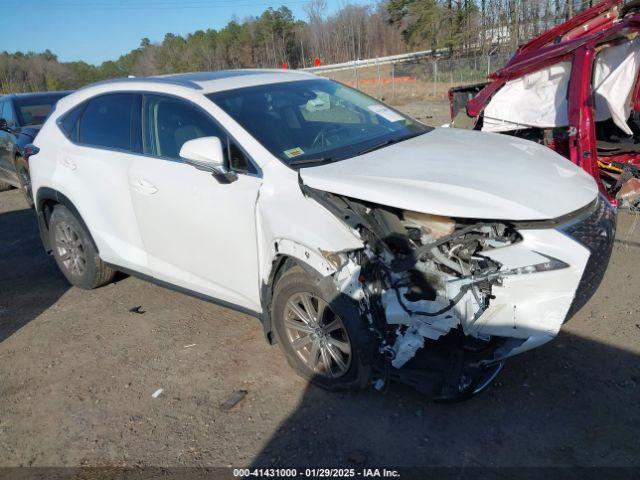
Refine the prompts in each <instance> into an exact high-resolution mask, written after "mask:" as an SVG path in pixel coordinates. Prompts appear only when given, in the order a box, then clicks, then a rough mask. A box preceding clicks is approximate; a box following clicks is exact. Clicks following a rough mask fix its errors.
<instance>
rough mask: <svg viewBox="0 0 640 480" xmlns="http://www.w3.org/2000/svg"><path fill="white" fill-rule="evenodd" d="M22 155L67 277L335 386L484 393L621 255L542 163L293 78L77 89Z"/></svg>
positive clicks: (543, 151) (577, 193)
mask: <svg viewBox="0 0 640 480" xmlns="http://www.w3.org/2000/svg"><path fill="white" fill-rule="evenodd" d="M31 151H32V152H34V154H33V155H32V156H31V157H30V158H29V167H30V173H31V180H32V187H33V194H34V200H35V206H36V211H37V214H38V221H39V226H40V231H41V236H42V241H43V243H44V246H45V248H46V250H47V251H48V252H51V253H52V254H53V256H54V257H55V260H56V262H57V264H58V266H59V267H60V269H61V270H62V272H63V273H64V275H65V276H66V278H67V279H68V280H69V282H70V283H72V284H73V285H76V286H78V287H82V288H95V287H99V286H101V285H104V284H106V283H108V282H110V281H111V280H112V278H113V275H114V273H115V272H116V271H122V272H126V273H129V274H132V275H137V276H140V277H142V278H144V279H147V280H150V281H153V282H156V283H159V284H160V285H163V286H165V287H169V288H174V289H177V290H179V291H183V292H185V293H189V294H193V295H196V296H198V297H201V298H204V299H207V300H210V301H213V302H216V303H219V304H222V305H225V306H228V307H231V308H235V309H238V310H241V311H243V312H245V313H248V314H251V315H254V316H256V317H258V318H259V319H260V320H261V322H262V324H263V326H264V330H265V334H266V337H267V339H268V340H269V341H270V342H272V343H279V344H280V346H281V347H282V349H283V351H284V353H285V355H286V357H287V359H288V361H289V363H290V364H291V366H292V367H293V368H294V369H295V370H296V372H298V373H299V374H300V375H302V376H304V377H305V378H307V379H309V380H311V381H312V382H314V383H316V384H318V385H320V386H322V387H325V388H328V389H340V388H363V387H366V386H371V385H374V386H375V387H377V388H380V387H381V386H383V385H384V384H385V383H386V382H389V381H399V382H403V383H406V384H409V385H411V386H413V387H415V388H416V389H418V390H419V391H421V392H423V393H425V394H428V395H430V396H432V397H433V398H436V399H440V400H456V399H462V398H465V397H468V396H470V395H473V394H474V393H477V392H479V391H481V390H482V389H484V388H485V387H486V386H487V385H488V384H489V383H490V382H491V381H492V379H493V378H494V377H495V376H496V375H497V373H498V372H499V371H500V369H501V368H502V366H503V364H504V362H505V360H506V359H507V358H509V357H511V356H513V355H516V354H519V353H522V352H524V351H526V350H530V349H532V348H535V347H537V346H539V345H542V344H544V343H546V342H548V341H550V340H551V339H553V338H554V337H555V336H556V335H557V334H558V331H559V330H560V328H561V326H562V324H563V323H564V322H565V321H567V320H568V319H569V318H570V317H571V316H572V315H573V314H574V313H575V312H576V311H577V310H579V309H580V308H581V307H582V306H583V305H584V304H585V302H586V301H587V300H588V299H589V297H590V296H591V295H592V294H593V293H594V292H595V290H596V289H597V287H598V284H599V283H600V281H601V279H602V277H603V275H604V271H605V269H606V267H607V263H608V261H609V257H610V254H611V249H612V244H613V236H614V230H615V211H614V209H613V208H612V207H611V205H609V203H608V202H607V201H606V200H605V199H604V198H603V196H601V195H599V193H598V189H597V187H596V184H595V182H594V180H593V179H592V178H591V177H590V176H589V175H588V174H587V173H585V172H584V171H583V170H582V169H580V168H578V167H577V166H575V165H574V164H573V163H571V162H569V161H568V160H566V159H564V158H562V157H561V156H560V155H558V154H556V153H554V152H552V151H551V150H550V149H548V148H546V147H543V146H540V145H537V144H535V143H532V142H528V141H525V140H522V139H518V138H514V137H508V136H501V135H495V134H487V133H480V132H469V131H461V130H453V129H446V128H431V127H428V126H425V125H423V124H421V123H418V122H416V121H414V120H412V119H410V118H408V117H406V116H405V115H403V114H401V113H399V112H397V111H396V110H394V109H392V108H389V107H387V106H385V105H384V104H382V103H380V102H378V101H376V100H375V99H373V98H370V97H368V96H366V95H364V94H362V93H360V92H358V91H356V90H353V89H350V88H348V87H346V86H344V85H341V84H339V83H336V82H333V81H331V80H328V79H322V78H318V77H316V76H313V75H311V74H308V73H303V72H291V71H289V72H284V71H272V70H234V71H220V72H210V73H194V74H180V75H171V76H161V77H147V78H128V79H122V80H114V81H108V82H104V83H99V84H95V85H91V86H89V87H86V88H83V89H81V90H78V91H77V92H75V93H73V94H71V95H69V96H67V97H65V98H63V99H61V100H60V101H59V102H58V104H57V106H56V109H55V110H54V112H53V113H52V114H51V116H50V117H49V119H48V120H47V122H46V124H45V125H44V127H43V128H42V130H41V131H40V133H39V135H38V136H37V138H36V140H35V144H34V145H33V146H32V147H31Z"/></svg>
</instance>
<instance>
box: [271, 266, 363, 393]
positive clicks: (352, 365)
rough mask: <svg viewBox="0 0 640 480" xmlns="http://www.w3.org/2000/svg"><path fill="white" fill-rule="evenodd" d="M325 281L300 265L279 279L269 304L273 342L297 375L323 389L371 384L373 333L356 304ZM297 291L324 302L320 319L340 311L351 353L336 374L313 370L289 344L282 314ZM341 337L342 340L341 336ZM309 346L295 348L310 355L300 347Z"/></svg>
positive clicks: (329, 280)
mask: <svg viewBox="0 0 640 480" xmlns="http://www.w3.org/2000/svg"><path fill="white" fill-rule="evenodd" d="M325 280H328V281H325V282H322V281H320V280H319V279H313V278H311V276H310V275H308V274H307V273H306V272H305V271H304V270H302V268H300V267H294V268H292V269H290V270H289V271H287V272H286V273H284V274H283V275H282V276H281V277H280V278H279V280H278V281H277V283H276V286H275V290H274V294H273V302H272V306H271V321H272V327H273V332H274V334H275V337H276V341H277V342H278V343H279V344H280V347H281V348H282V350H283V352H284V354H285V357H286V359H287V361H288V363H289V365H290V366H291V367H292V368H293V369H294V370H295V372H296V373H297V374H298V375H300V376H301V377H303V378H305V379H307V380H308V381H310V382H311V383H313V384H315V385H317V386H319V387H322V388H324V389H326V390H356V389H363V388H366V387H368V386H370V385H371V373H372V362H373V359H374V356H375V342H374V338H373V335H372V333H371V332H370V331H369V329H368V328H367V325H366V321H365V320H363V319H362V318H361V315H360V311H359V307H358V305H357V303H356V302H355V301H353V300H352V299H350V298H349V297H347V296H346V295H343V294H338V292H337V290H336V289H335V287H334V286H333V281H332V279H330V278H328V279H325ZM299 294H311V295H312V296H314V297H317V298H318V299H321V300H323V301H324V302H326V304H327V305H326V307H325V309H326V308H329V312H328V313H326V314H325V315H323V316H324V318H328V317H327V315H330V316H332V317H330V319H329V320H327V322H331V321H332V320H334V319H335V318H336V316H337V312H340V315H339V316H338V317H339V320H341V322H342V325H343V326H344V330H346V334H347V335H348V340H349V342H350V351H351V355H350V359H349V363H348V368H347V369H346V371H345V372H344V373H341V374H340V375H339V376H325V375H324V374H321V373H320V372H318V371H314V370H313V369H311V368H310V367H309V366H308V364H307V363H305V361H304V360H303V359H302V358H301V357H300V354H299V353H297V352H296V349H294V346H293V344H292V342H293V341H294V340H292V339H291V338H290V333H289V332H290V331H291V329H290V327H289V330H287V329H286V328H285V316H286V315H287V314H288V310H287V303H288V302H289V300H291V299H292V298H297V297H296V296H297V295H299ZM316 305H317V304H316ZM325 311H326V310H325ZM287 325H289V324H287ZM303 335H304V334H303ZM325 338H326V337H325ZM341 340H344V336H343V337H342V338H341ZM311 348H312V347H310V346H309V347H307V346H305V347H303V348H302V349H300V348H298V351H300V350H303V351H304V352H305V355H307V354H308V355H309V357H310V355H311V352H310V351H307V350H304V349H311ZM334 353H335V350H334ZM343 358H344V357H343ZM321 361H322V360H321ZM331 362H333V360H331ZM334 366H335V365H334Z"/></svg>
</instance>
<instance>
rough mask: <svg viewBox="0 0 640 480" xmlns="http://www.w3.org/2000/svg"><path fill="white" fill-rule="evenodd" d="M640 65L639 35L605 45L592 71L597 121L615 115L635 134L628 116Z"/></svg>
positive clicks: (614, 116)
mask: <svg viewBox="0 0 640 480" xmlns="http://www.w3.org/2000/svg"><path fill="white" fill-rule="evenodd" d="M639 66H640V39H637V38H636V39H635V40H630V41H627V42H624V43H622V44H620V45H616V46H615V47H610V48H605V49H604V50H603V51H602V52H600V54H599V55H598V56H597V57H596V63H595V69H594V72H593V89H594V96H595V105H596V111H595V118H596V122H601V121H603V120H607V119H609V118H612V119H613V121H614V122H615V124H616V125H617V126H618V127H620V129H622V130H623V131H624V132H626V133H627V134H628V135H632V134H633V132H632V131H631V129H630V128H629V126H628V125H627V119H628V118H629V114H630V113H631V95H632V94H633V85H634V84H635V81H636V78H637V77H638V67H639Z"/></svg>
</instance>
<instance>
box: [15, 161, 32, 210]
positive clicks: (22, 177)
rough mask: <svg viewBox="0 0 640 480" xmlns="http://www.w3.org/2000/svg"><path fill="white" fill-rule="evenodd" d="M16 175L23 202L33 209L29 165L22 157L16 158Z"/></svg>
mask: <svg viewBox="0 0 640 480" xmlns="http://www.w3.org/2000/svg"><path fill="white" fill-rule="evenodd" d="M16 173H17V174H18V182H20V190H21V191H22V194H23V195H24V198H25V200H26V201H27V203H28V204H29V208H34V205H33V193H32V191H31V176H30V175H29V165H28V164H27V161H26V160H25V159H24V158H22V157H16Z"/></svg>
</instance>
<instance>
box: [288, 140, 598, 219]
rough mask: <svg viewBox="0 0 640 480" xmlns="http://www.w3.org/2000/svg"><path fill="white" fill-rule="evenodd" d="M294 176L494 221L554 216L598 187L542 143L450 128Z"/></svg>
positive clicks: (402, 204) (370, 197)
mask: <svg viewBox="0 0 640 480" xmlns="http://www.w3.org/2000/svg"><path fill="white" fill-rule="evenodd" d="M300 176H301V178H302V181H303V182H304V184H305V185H308V186H309V187H311V188H315V189H318V190H324V191H327V192H331V193H335V194H340V195H345V196H348V197H351V198H356V199H360V200H365V201H369V202H373V203H377V204H380V205H387V206H390V207H396V208H401V209H405V210H415V211H418V212H425V213H432V214H436V215H445V216H451V217H463V218H485V219H495V220H514V221H515V220H546V219H551V218H555V217H559V216H562V215H565V214H567V213H570V212H572V211H575V210H578V209H579V208H581V207H583V206H585V205H586V204H588V203H589V202H591V201H593V200H594V199H595V197H596V196H597V194H598V187H597V186H596V183H595V181H594V180H593V178H591V176H589V175H588V174H587V173H586V172H585V171H584V170H582V169H581V168H579V167H577V166H576V165H574V164H573V163H571V162H570V161H569V160H567V159H565V158H563V157H561V156H560V155H558V154H557V153H555V152H553V151H552V150H551V149H549V148H547V147H544V146H542V145H538V144H536V143H533V142H530V141H527V140H522V139H518V138H515V137H511V136H506V135H498V134H489V133H480V132H475V131H468V130H457V129H449V128H436V129H435V130H433V131H432V132H429V133H426V134H424V135H420V136H418V137H415V138H412V139H409V140H406V141H404V142H400V143H398V144H396V145H391V146H389V147H386V148H382V149H380V150H375V151H373V152H370V153H367V154H365V155H361V156H358V157H354V158H350V159H347V160H342V161H339V162H336V163H331V164H328V165H322V166H319V167H313V168H303V169H301V170H300Z"/></svg>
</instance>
